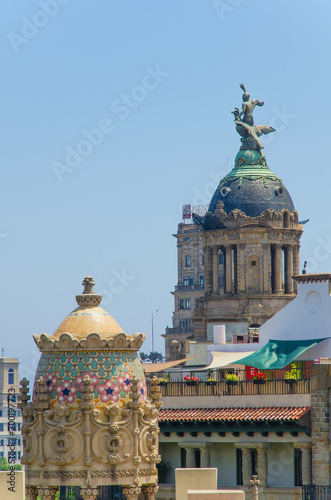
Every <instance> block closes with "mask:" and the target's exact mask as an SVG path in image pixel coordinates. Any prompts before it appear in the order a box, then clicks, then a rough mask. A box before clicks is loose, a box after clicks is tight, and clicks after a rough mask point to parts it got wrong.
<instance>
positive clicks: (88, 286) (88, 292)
mask: <svg viewBox="0 0 331 500" xmlns="http://www.w3.org/2000/svg"><path fill="white" fill-rule="evenodd" d="M82 285H83V286H84V290H83V293H82V294H81V295H76V301H77V304H78V305H79V306H98V305H99V304H100V302H101V300H102V295H97V294H96V293H95V291H94V290H93V286H94V285H95V282H94V279H93V278H92V276H85V278H84V279H83V283H82Z"/></svg>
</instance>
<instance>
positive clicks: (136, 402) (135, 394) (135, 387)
mask: <svg viewBox="0 0 331 500" xmlns="http://www.w3.org/2000/svg"><path fill="white" fill-rule="evenodd" d="M129 397H130V399H131V401H129V402H128V407H129V408H131V409H132V410H138V409H139V408H140V407H141V403H140V393H139V382H138V380H137V379H136V378H133V379H132V380H131V392H130V395H129Z"/></svg>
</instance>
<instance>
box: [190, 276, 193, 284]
mask: <svg viewBox="0 0 331 500" xmlns="http://www.w3.org/2000/svg"><path fill="white" fill-rule="evenodd" d="M193 282H194V277H193V276H190V286H193Z"/></svg>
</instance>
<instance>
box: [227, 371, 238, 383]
mask: <svg viewBox="0 0 331 500" xmlns="http://www.w3.org/2000/svg"><path fill="white" fill-rule="evenodd" d="M225 381H226V383H227V384H228V385H237V384H238V382H239V376H238V375H236V374H235V373H228V372H226V374H225Z"/></svg>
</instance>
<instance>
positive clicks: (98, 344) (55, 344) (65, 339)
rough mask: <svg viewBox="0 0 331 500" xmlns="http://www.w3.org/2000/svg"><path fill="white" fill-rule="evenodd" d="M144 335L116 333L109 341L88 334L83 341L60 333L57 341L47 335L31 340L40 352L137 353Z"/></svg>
mask: <svg viewBox="0 0 331 500" xmlns="http://www.w3.org/2000/svg"><path fill="white" fill-rule="evenodd" d="M145 338H146V335H145V334H144V333H135V334H134V335H126V334H125V333H117V334H116V335H114V336H113V337H112V338H111V339H109V336H108V338H102V335H99V334H98V333H89V334H88V335H87V336H86V338H84V339H81V340H79V339H76V338H74V337H73V336H72V335H71V334H70V333H62V334H61V335H60V337H59V338H58V339H54V338H52V337H50V336H49V335H48V334H47V333H42V334H41V335H33V339H34V341H35V343H36V344H37V347H38V349H39V350H40V351H42V352H45V351H105V350H108V349H110V350H114V351H123V350H124V351H138V349H140V347H141V346H142V344H143V342H144V340H145Z"/></svg>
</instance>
